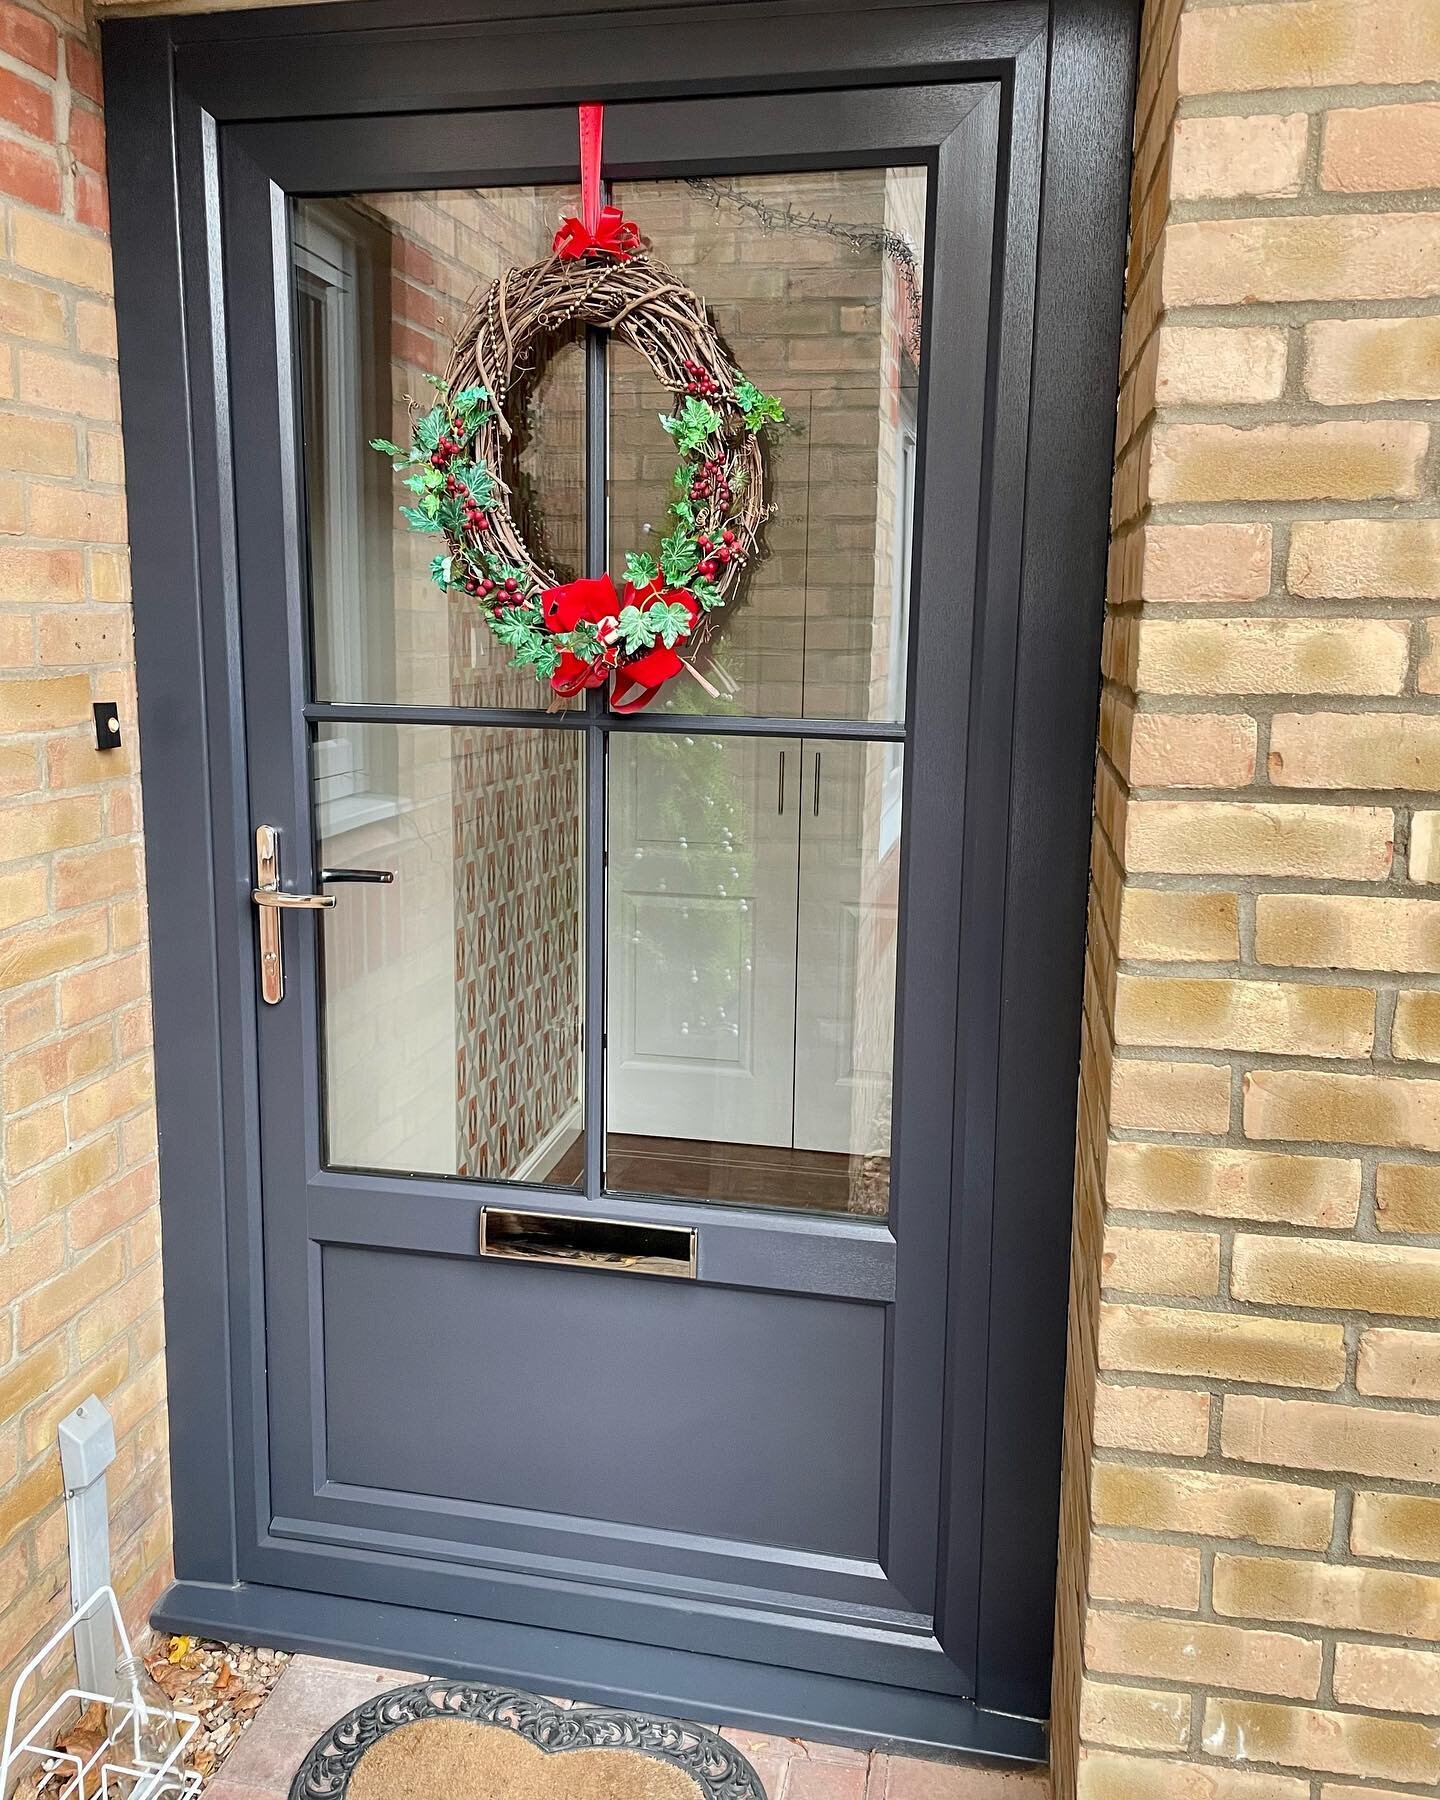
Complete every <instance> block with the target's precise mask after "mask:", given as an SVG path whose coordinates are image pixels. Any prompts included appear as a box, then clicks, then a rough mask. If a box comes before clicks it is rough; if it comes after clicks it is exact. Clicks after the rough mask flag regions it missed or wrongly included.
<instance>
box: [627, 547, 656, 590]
mask: <svg viewBox="0 0 1440 1800" xmlns="http://www.w3.org/2000/svg"><path fill="white" fill-rule="evenodd" d="M659 573H660V565H659V563H657V562H656V560H655V558H654V557H653V556H638V555H637V554H636V553H635V551H633V550H631V551H628V552H627V553H626V557H625V579H626V580H627V581H628V582H629V583H630V585H631V587H637V588H643V587H649V585H650V583H651V582H652V581H653V580H654V579H655V577H656V576H657V575H658V574H659Z"/></svg>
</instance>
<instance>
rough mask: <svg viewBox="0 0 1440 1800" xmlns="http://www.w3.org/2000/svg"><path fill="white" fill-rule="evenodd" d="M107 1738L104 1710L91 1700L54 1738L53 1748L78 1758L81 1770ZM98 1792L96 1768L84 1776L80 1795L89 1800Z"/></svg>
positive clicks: (98, 1702) (97, 1770)
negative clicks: (73, 1720)
mask: <svg viewBox="0 0 1440 1800" xmlns="http://www.w3.org/2000/svg"><path fill="white" fill-rule="evenodd" d="M108 1736H109V1725H108V1723H107V1721H106V1718H105V1708H104V1706H103V1705H102V1703H101V1702H100V1701H99V1700H92V1701H91V1702H90V1704H89V1705H88V1706H87V1707H86V1708H85V1710H84V1712H83V1713H81V1715H80V1717H79V1718H78V1719H77V1720H76V1721H75V1723H74V1724H73V1725H70V1726H68V1727H66V1729H65V1730H63V1731H61V1732H60V1733H59V1734H58V1735H57V1736H56V1739H55V1748H56V1749H57V1750H59V1751H62V1752H63V1753H64V1754H65V1755H66V1756H74V1757H78V1758H79V1760H80V1764H81V1767H82V1768H83V1767H84V1765H85V1764H86V1763H87V1762H89V1760H90V1758H91V1757H92V1756H94V1755H95V1754H96V1752H97V1751H98V1750H99V1748H100V1746H101V1745H102V1744H103V1743H104V1742H105V1739H106V1738H107V1737H108ZM71 1779H72V1780H73V1777H71ZM99 1792H100V1770H99V1768H98V1766H97V1767H96V1768H94V1769H91V1770H90V1771H89V1772H88V1773H87V1774H86V1776H85V1778H84V1780H83V1782H82V1783H81V1794H82V1795H83V1796H84V1797H85V1800H89V1796H90V1795H92V1794H98V1793H99Z"/></svg>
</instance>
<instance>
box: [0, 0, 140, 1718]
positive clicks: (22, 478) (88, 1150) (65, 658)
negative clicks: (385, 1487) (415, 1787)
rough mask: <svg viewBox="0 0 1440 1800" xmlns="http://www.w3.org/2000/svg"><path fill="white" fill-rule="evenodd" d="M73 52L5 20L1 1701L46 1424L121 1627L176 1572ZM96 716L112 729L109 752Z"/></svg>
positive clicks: (88, 55)
mask: <svg viewBox="0 0 1440 1800" xmlns="http://www.w3.org/2000/svg"><path fill="white" fill-rule="evenodd" d="M85 31H86V26H85V24H84V22H83V15H82V13H81V11H80V8H79V7H78V6H72V5H69V4H64V3H61V0H57V3H56V4H54V5H49V4H46V3H45V0H0V213H3V219H4V236H3V239H0V359H3V364H4V367H5V369H6V370H7V372H8V376H7V379H8V383H9V385H8V387H7V389H6V394H7V397H6V399H5V401H4V412H3V416H0V1187H3V1190H4V1194H5V1207H4V1217H3V1225H0V1232H3V1235H0V1695H3V1694H6V1693H8V1691H9V1688H10V1685H11V1682H12V1679H13V1676H14V1673H15V1670H16V1667H17V1665H18V1663H19V1662H20V1661H21V1660H23V1658H24V1657H25V1656H27V1655H28V1654H29V1652H30V1651H31V1649H32V1648H33V1647H34V1644H35V1642H36V1641H37V1639H38V1638H40V1637H41V1636H42V1635H44V1634H45V1633H48V1631H49V1630H50V1629H51V1628H52V1627H53V1625H54V1623H55V1622H56V1620H57V1619H58V1617H59V1616H60V1614H61V1613H62V1611H63V1610H64V1609H65V1607H66V1606H67V1604H68V1601H69V1573H68V1568H67V1564H66V1545H65V1533H64V1525H63V1513H62V1502H61V1491H60V1464H59V1458H58V1455H57V1451H56V1441H55V1427H56V1424H57V1422H58V1420H59V1419H60V1418H61V1416H63V1414H64V1413H65V1412H67V1411H68V1410H69V1409H70V1408H71V1407H72V1406H74V1405H75V1404H76V1403H77V1402H78V1401H80V1400H83V1399H84V1398H85V1396H86V1395H87V1394H89V1393H98V1394H99V1395H100V1396H101V1398H102V1399H104V1400H105V1402H106V1404H107V1405H108V1406H109V1407H110V1409H111V1411H112V1413H113V1414H114V1416H115V1421H116V1433H117V1439H118V1457H117V1461H116V1464H115V1466H114V1469H113V1470H112V1472H111V1484H110V1501H111V1513H112V1519H113V1520H114V1522H115V1533H114V1540H113V1545H112V1548H113V1555H114V1573H115V1578H116V1581H117V1584H118V1586H119V1589H120V1591H121V1594H122V1597H123V1600H124V1604H125V1608H126V1611H127V1614H128V1616H129V1618H130V1620H131V1622H132V1624H136V1625H138V1624H139V1623H140V1622H141V1621H142V1620H143V1619H144V1617H145V1614H146V1613H147V1611H148V1609H149V1606H150V1603H151V1602H152V1601H153V1599H154V1598H155V1596H156V1594H157V1593H158V1591H159V1589H160V1588H161V1586H162V1585H163V1584H164V1582H165V1581H166V1580H167V1579H168V1571H169V1550H168V1541H169V1518H168V1499H167V1488H166V1470H165V1459H164V1448H165V1424H166V1420H165V1406H164V1369H163V1360H162V1354H161V1349H160V1344H161V1335H162V1334H161V1318H160V1265H159V1255H158V1212H157V1200H158V1186H157V1178H156V1162H155V1128H154V1114H153V1104H152V1089H151V1073H150V1059H149V1048H150V1013H149V1000H148V993H149V987H148V974H147V969H146V960H145V953H144V949H143V947H142V946H143V941H144V930H143V917H144V890H143V872H142V867H141V859H140V854H139V850H140V835H139V824H140V806H139V785H138V784H139V759H138V751H137V745H136V737H135V706H134V666H133V657H132V651H131V632H130V608H129V585H128V578H127V576H126V574H125V563H126V549H125V505H124V493H123V489H122V486H121V481H122V476H121V471H120V460H119V439H118V436H117V432H116V427H117V423H118V418H119V398H118V387H117V381H116V371H115V349H114V324H113V318H112V309H111V304H110V300H109V291H110V262H109V250H108V246H107V243H106V239H105V236H104V231H103V222H104V210H103V192H102V191H101V189H100V187H99V186H98V185H97V172H98V171H99V170H101V169H103V166H104V129H103V124H102V118H101V111H100V95H101V90H100V86H99V64H98V60H97V58H96V56H95V54H94V51H93V48H92V47H91V45H90V43H89V41H88V39H87V38H86V37H85V36H84V35H83V34H84V32H85ZM99 699H104V700H113V701H114V702H115V703H116V706H117V709H118V711H119V714H120V718H121V722H122V731H123V735H124V746H123V748H122V749H120V750H118V751H114V752H111V753H109V754H107V755H104V756H102V755H100V754H99V753H98V752H97V751H96V750H95V747H94V735H93V724H92V721H91V715H90V706H91V701H92V700H99ZM51 1679H52V1681H53V1682H54V1683H56V1684H58V1683H60V1682H62V1681H63V1680H64V1679H65V1670H64V1668H63V1667H60V1668H56V1669H54V1670H52V1671H51Z"/></svg>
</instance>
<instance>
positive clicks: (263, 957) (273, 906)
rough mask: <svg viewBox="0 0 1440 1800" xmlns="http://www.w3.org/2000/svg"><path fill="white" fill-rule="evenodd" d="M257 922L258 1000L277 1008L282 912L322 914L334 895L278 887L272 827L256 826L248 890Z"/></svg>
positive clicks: (276, 838) (281, 990) (281, 992)
mask: <svg viewBox="0 0 1440 1800" xmlns="http://www.w3.org/2000/svg"><path fill="white" fill-rule="evenodd" d="M250 898H251V899H252V900H253V901H254V902H255V907H256V911H257V913H258V915H259V920H260V998H261V999H262V1000H263V1001H264V1002H265V1004H266V1005H267V1006H278V1005H279V1004H280V1002H281V1001H282V1000H283V999H284V998H285V941H284V938H283V936H282V934H281V931H280V915H281V913H284V912H323V911H326V910H328V909H329V908H330V907H332V906H334V904H335V896H334V895H333V894H287V893H284V892H282V891H281V887H280V833H279V832H278V831H277V830H276V829H275V827H274V826H273V825H257V826H256V827H255V885H254V887H252V888H251V890H250Z"/></svg>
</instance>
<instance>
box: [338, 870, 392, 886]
mask: <svg viewBox="0 0 1440 1800" xmlns="http://www.w3.org/2000/svg"><path fill="white" fill-rule="evenodd" d="M394 879H395V871H394V870H393V869H322V870H321V871H320V885H321V887H329V885H330V883H331V882H332V881H379V882H383V883H384V884H385V885H386V886H388V885H389V884H390V883H391V882H392V881H393V880H394Z"/></svg>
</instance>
